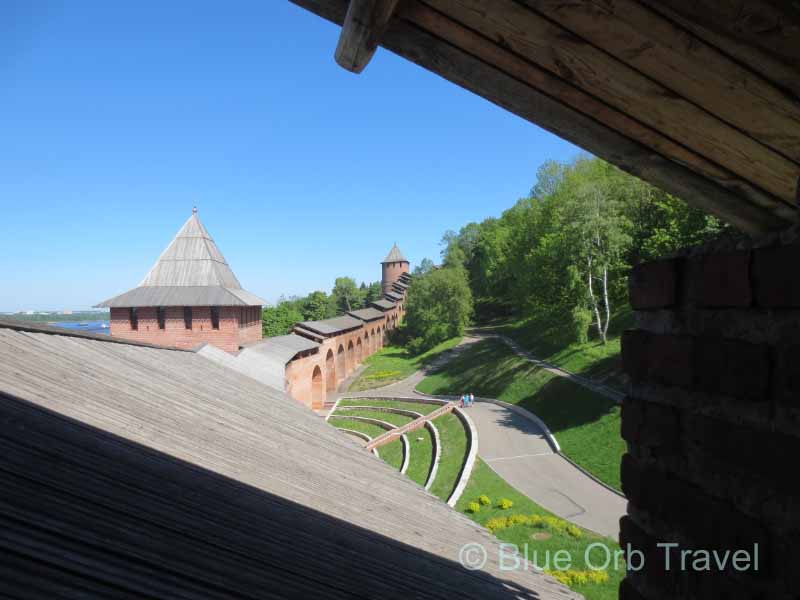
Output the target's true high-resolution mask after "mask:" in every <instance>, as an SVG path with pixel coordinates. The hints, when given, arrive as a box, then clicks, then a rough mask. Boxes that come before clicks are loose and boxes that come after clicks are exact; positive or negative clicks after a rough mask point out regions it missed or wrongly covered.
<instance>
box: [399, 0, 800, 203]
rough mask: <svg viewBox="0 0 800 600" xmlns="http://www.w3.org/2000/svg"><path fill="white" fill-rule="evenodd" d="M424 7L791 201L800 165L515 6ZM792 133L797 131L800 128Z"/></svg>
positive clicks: (465, 0)
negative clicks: (444, 15)
mask: <svg viewBox="0 0 800 600" xmlns="http://www.w3.org/2000/svg"><path fill="white" fill-rule="evenodd" d="M420 4H422V3H420ZM424 4H427V5H429V6H430V7H432V8H434V9H436V10H437V11H439V12H440V13H442V14H446V15H447V16H448V17H449V18H450V19H452V20H453V21H456V22H460V23H461V24H463V25H465V26H467V27H469V28H470V29H472V30H474V31H477V32H479V33H480V34H481V35H483V36H485V37H487V38H488V39H489V40H492V41H493V42H494V43H495V44H496V45H498V46H501V47H502V48H504V49H506V50H509V51H511V52H513V53H514V54H516V55H518V56H521V57H523V58H525V59H526V60H528V61H530V62H532V63H534V64H538V65H539V66H540V67H542V68H544V69H546V70H547V71H549V72H550V73H552V74H553V75H555V76H557V77H559V78H560V79H562V80H563V81H565V82H567V83H570V84H572V85H575V86H577V87H579V88H581V89H583V90H585V91H586V92H587V93H590V94H592V95H593V96H595V97H597V98H598V99H600V100H601V101H602V102H605V103H606V104H609V105H610V106H613V107H615V108H617V109H618V110H620V111H621V112H624V113H625V114H626V115H629V116H630V117H632V118H634V119H636V120H637V121H639V122H641V123H644V124H646V125H648V126H650V127H652V128H654V129H656V130H658V131H660V132H661V133H662V134H663V135H665V136H667V137H669V138H670V139H672V140H675V141H677V142H679V143H682V144H684V145H686V146H687V147H689V148H691V149H692V150H693V151H695V152H696V153H698V154H700V155H702V156H704V157H706V158H707V159H709V160H711V161H712V162H714V163H716V164H718V165H720V166H722V167H723V168H725V169H726V170H728V171H731V172H732V173H735V174H736V175H737V176H739V177H740V178H742V179H744V180H745V181H748V182H751V183H753V184H756V185H758V186H759V187H762V188H763V189H764V190H766V191H768V192H769V193H770V194H772V195H774V196H776V197H778V198H780V199H782V200H783V201H785V202H787V203H789V204H791V203H792V202H793V201H794V181H795V179H796V178H797V177H798V176H800V164H798V163H796V162H794V161H792V160H789V159H788V158H786V157H785V156H783V155H781V154H779V153H777V152H775V151H773V150H771V149H769V148H767V147H765V146H764V145H763V144H762V143H760V142H759V141H757V140H756V139H754V138H752V137H750V136H748V135H745V134H743V133H742V132H741V131H739V130H738V129H737V128H735V127H732V126H731V125H729V124H727V123H726V122H724V121H722V120H721V119H719V118H718V117H717V116H716V115H715V114H712V113H710V112H708V111H706V110H703V109H702V108H700V107H699V106H697V105H696V104H695V103H693V102H691V101H689V100H687V99H686V98H685V97H684V96H682V95H680V94H677V93H675V92H674V91H673V90H671V89H669V88H667V87H665V86H664V85H662V84H661V83H659V82H657V81H655V80H653V79H651V78H649V77H647V76H645V75H643V74H642V73H641V72H639V71H638V70H636V69H634V68H632V67H631V66H629V65H628V64H627V63H625V62H623V61H620V60H618V59H616V58H615V57H613V56H611V55H610V54H609V53H607V52H605V51H603V50H601V49H599V48H597V47H595V46H593V45H592V44H589V43H587V41H586V40H585V39H583V38H581V37H579V36H576V35H575V34H573V33H571V32H570V31H568V30H567V29H565V28H563V27H562V26H560V25H559V24H556V23H554V22H553V21H551V20H549V19H546V18H544V17H543V16H542V15H540V14H539V13H537V12H535V11H532V10H530V9H529V8H527V7H526V6H522V5H520V4H519V3H517V2H516V1H515V0H424ZM415 6H417V5H415ZM570 12H571V13H573V12H574V11H570ZM545 91H547V90H545ZM794 129H800V123H798V124H796V125H795V126H794ZM784 131H785V129H784ZM776 135H777V132H776Z"/></svg>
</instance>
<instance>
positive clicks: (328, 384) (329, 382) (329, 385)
mask: <svg viewBox="0 0 800 600" xmlns="http://www.w3.org/2000/svg"><path fill="white" fill-rule="evenodd" d="M325 390H326V391H328V392H333V391H335V390H336V361H335V359H334V358H333V350H332V349H330V348H329V349H328V354H327V355H326V356H325Z"/></svg>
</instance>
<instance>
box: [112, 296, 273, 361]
mask: <svg viewBox="0 0 800 600" xmlns="http://www.w3.org/2000/svg"><path fill="white" fill-rule="evenodd" d="M130 314H131V313H130V309H129V308H112V309H111V317H110V318H111V335H112V336H115V337H121V338H124V339H127V340H135V341H137V342H147V343H150V344H158V345H161V346H172V347H175V348H186V349H191V348H195V347H196V346H198V345H200V344H203V343H209V344H213V345H215V346H217V347H218V348H221V349H222V350H225V351H226V352H236V351H238V350H239V347H240V346H245V345H247V344H251V343H253V342H256V341H258V340H260V339H261V336H262V327H261V307H260V306H247V307H237V306H222V307H219V328H218V329H214V327H213V326H212V322H211V307H208V306H194V307H192V327H191V329H187V328H186V324H185V322H184V319H183V315H184V313H183V307H182V306H171V307H167V308H165V319H164V328H163V329H161V328H159V323H158V309H157V308H155V307H144V308H139V309H137V311H136V315H137V322H138V323H137V325H138V326H137V328H136V329H133V328H132V324H131V319H130Z"/></svg>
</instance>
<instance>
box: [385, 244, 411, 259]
mask: <svg viewBox="0 0 800 600" xmlns="http://www.w3.org/2000/svg"><path fill="white" fill-rule="evenodd" d="M381 262H382V263H393V262H408V259H406V257H405V256H404V255H403V253H402V252H401V251H400V248H398V247H397V244H394V245H393V246H392V249H391V250H389V254H387V255H386V258H384V259H383V260H382V261H381Z"/></svg>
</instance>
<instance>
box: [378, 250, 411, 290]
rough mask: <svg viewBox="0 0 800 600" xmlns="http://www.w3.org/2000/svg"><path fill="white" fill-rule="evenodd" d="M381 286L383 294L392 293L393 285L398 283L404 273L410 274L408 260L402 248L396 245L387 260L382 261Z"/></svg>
mask: <svg viewBox="0 0 800 600" xmlns="http://www.w3.org/2000/svg"><path fill="white" fill-rule="evenodd" d="M381 266H382V267H383V268H382V270H381V286H382V288H383V293H384V294H386V293H388V292H391V291H392V284H393V283H394V282H395V281H397V280H398V279H399V278H400V276H401V275H402V274H403V273H408V260H407V259H406V257H405V256H403V253H402V252H400V248H398V247H397V244H396V243H395V245H394V246H392V249H391V250H390V251H389V254H387V255H386V258H384V259H383V261H381Z"/></svg>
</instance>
